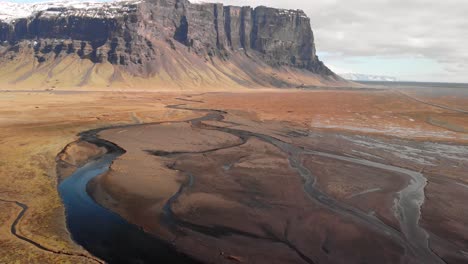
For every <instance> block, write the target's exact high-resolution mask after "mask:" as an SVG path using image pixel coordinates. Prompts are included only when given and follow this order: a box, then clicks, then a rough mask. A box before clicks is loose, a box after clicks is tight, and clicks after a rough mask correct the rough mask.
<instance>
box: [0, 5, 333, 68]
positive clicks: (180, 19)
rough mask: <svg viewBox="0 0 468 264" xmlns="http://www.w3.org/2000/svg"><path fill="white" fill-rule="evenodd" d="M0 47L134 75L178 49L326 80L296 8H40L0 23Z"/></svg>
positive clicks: (5, 51) (309, 33)
mask: <svg viewBox="0 0 468 264" xmlns="http://www.w3.org/2000/svg"><path fill="white" fill-rule="evenodd" d="M0 41H1V42H2V46H3V47H2V49H0V56H3V57H7V56H14V54H15V52H16V53H17V52H19V51H20V50H24V49H33V51H34V56H35V58H36V59H37V61H38V62H39V63H42V62H45V61H46V60H50V59H54V58H57V57H61V56H66V55H69V54H76V55H78V56H79V57H80V58H81V59H89V60H91V61H92V62H94V63H102V62H106V61H107V62H109V63H111V64H113V65H122V66H124V67H125V68H126V69H127V70H128V72H130V73H131V74H133V75H139V76H148V75H152V74H154V73H155V72H157V68H158V67H157V65H156V64H157V61H158V58H159V57H160V56H161V55H162V54H163V53H164V49H166V48H168V47H169V48H171V49H173V50H175V49H186V50H187V51H188V52H190V53H193V54H196V55H197V56H200V57H203V58H205V59H206V61H210V60H211V59H212V58H214V57H217V58H220V59H222V60H229V58H230V57H232V56H233V55H234V54H241V55H242V56H245V57H248V58H254V59H258V60H260V61H261V62H263V63H266V64H268V65H270V66H272V67H279V66H290V67H295V68H300V69H306V70H308V71H311V72H313V73H318V74H321V75H325V76H334V74H333V73H332V72H331V71H330V70H329V69H328V68H327V67H326V66H324V65H323V63H322V62H320V61H319V60H318V58H317V56H316V53H315V45H314V36H313V33H312V29H311V26H310V19H309V18H308V17H307V16H306V15H305V13H304V12H302V11H299V10H294V11H293V10H280V9H273V8H267V7H257V8H255V9H252V8H250V7H234V6H223V5H222V4H191V3H190V2H188V1H187V0H146V1H143V2H117V3H113V4H101V5H96V4H94V5H92V6H90V7H87V8H86V9H83V7H73V6H67V7H48V8H47V9H45V10H41V11H38V12H35V13H33V14H32V15H31V16H30V17H27V18H19V19H14V20H10V21H3V22H0ZM163 46H164V47H163ZM51 55H53V56H51Z"/></svg>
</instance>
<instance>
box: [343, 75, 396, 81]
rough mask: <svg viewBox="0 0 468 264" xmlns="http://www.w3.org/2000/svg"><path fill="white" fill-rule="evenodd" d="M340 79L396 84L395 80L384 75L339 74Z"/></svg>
mask: <svg viewBox="0 0 468 264" xmlns="http://www.w3.org/2000/svg"><path fill="white" fill-rule="evenodd" d="M339 75H340V76H341V77H343V78H344V79H346V80H350V81H375V82H396V81H397V78H396V77H392V76H384V75H370V74H359V73H340V74H339Z"/></svg>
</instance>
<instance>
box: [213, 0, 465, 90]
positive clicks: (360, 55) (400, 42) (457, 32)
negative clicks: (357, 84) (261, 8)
mask: <svg viewBox="0 0 468 264" xmlns="http://www.w3.org/2000/svg"><path fill="white" fill-rule="evenodd" d="M218 1H219V2H223V3H225V4H234V5H251V6H257V5H266V6H273V7H280V8H289V9H303V10H304V11H305V12H306V13H307V14H308V15H309V17H310V18H311V23H312V28H313V30H314V33H315V38H316V44H317V51H318V53H319V56H320V58H321V59H322V60H323V61H324V62H325V63H326V64H327V65H329V66H330V67H331V68H332V69H333V70H335V71H336V72H339V73H347V72H352V73H364V74H376V75H390V76H395V77H397V78H399V79H400V80H415V81H440V82H468V47H467V46H468V17H467V12H468V1H466V0H444V1H441V0H261V1H259V0H218Z"/></svg>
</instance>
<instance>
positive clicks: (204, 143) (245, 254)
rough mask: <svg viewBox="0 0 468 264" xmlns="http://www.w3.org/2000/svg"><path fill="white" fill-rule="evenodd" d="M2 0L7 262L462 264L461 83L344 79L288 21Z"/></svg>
mask: <svg viewBox="0 0 468 264" xmlns="http://www.w3.org/2000/svg"><path fill="white" fill-rule="evenodd" d="M2 5H3V6H2ZM0 6H1V7H3V8H4V9H3V10H13V11H14V10H16V11H15V12H13V11H11V12H5V13H2V14H1V15H0V41H1V44H0V263H309V264H310V263H467V262H468V225H467V223H468V203H467V202H466V201H467V200H468V86H467V85H462V84H460V85H453V84H431V85H429V84H424V83H402V84H398V83H396V84H392V85H389V84H385V83H369V82H368V83H355V82H349V81H346V80H344V79H342V78H341V77H339V76H338V75H336V74H335V73H333V72H332V71H331V70H330V69H328V68H327V67H326V66H325V65H324V64H323V63H322V62H321V61H320V60H319V58H318V57H317V55H316V50H315V42H314V35H313V32H312V29H311V26H310V19H309V18H308V17H307V16H306V15H305V13H304V12H302V11H299V10H281V9H273V8H268V7H256V8H251V7H234V6H223V5H222V4H208V3H202V4H192V3H189V2H188V1H184V0H146V1H120V2H111V3H79V4H69V3H65V2H63V3H60V2H59V3H54V4H52V3H47V4H44V3H42V4H11V3H0ZM18 10H19V11H18ZM20 11H21V12H20Z"/></svg>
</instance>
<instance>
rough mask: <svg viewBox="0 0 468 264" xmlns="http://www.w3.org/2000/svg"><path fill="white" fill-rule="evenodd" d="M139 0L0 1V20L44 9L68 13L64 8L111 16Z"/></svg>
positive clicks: (51, 11)
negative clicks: (85, 0)
mask: <svg viewBox="0 0 468 264" xmlns="http://www.w3.org/2000/svg"><path fill="white" fill-rule="evenodd" d="M139 2H140V0H114V1H109V2H83V1H79V0H75V1H66V0H60V1H54V2H39V3H13V2H6V1H0V21H4V22H7V23H11V22H14V21H15V19H19V18H26V17H29V16H32V15H34V14H36V13H37V12H40V11H44V15H46V16H59V15H69V13H70V12H66V11H64V10H66V9H69V10H72V11H73V12H74V13H75V14H76V13H78V14H79V15H83V16H97V15H109V16H111V17H112V16H113V15H115V14H116V13H122V12H128V11H131V10H129V9H130V7H129V5H131V4H137V3H139Z"/></svg>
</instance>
